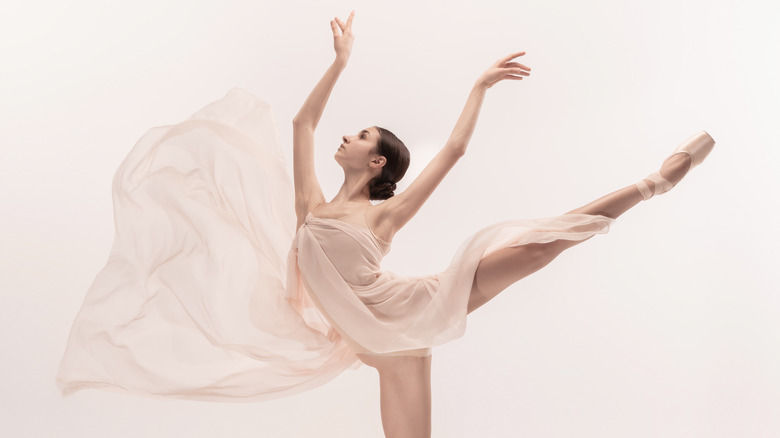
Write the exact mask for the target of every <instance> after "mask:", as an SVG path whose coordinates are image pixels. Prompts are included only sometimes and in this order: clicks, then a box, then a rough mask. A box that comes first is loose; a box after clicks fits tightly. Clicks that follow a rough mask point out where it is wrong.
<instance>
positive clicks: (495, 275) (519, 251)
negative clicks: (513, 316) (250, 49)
mask: <svg viewBox="0 0 780 438" xmlns="http://www.w3.org/2000/svg"><path fill="white" fill-rule="evenodd" d="M591 237H593V236H591ZM591 237H589V238H588V239H590V238H591ZM588 239H584V240H565V239H558V240H554V241H552V242H548V243H529V244H526V245H520V246H513V247H508V248H502V249H499V250H497V251H494V252H492V253H491V254H489V255H488V256H486V257H485V258H483V259H482V260H481V261H480V262H479V266H477V270H476V272H475V273H474V282H473V284H472V287H471V295H470V296H469V303H468V308H467V313H471V312H472V311H474V310H476V309H477V308H479V307H480V306H482V305H483V304H485V303H487V302H488V301H490V300H491V299H493V298H494V297H495V296H496V295H498V294H499V293H500V292H501V291H503V290H504V289H506V288H507V287H509V286H510V285H512V284H513V283H515V282H516V281H518V280H520V279H522V278H524V277H527V276H528V275H530V274H533V273H534V272H536V271H538V270H539V269H541V268H543V267H544V266H547V264H549V263H550V262H551V261H552V260H553V259H554V258H555V257H557V256H558V254H560V253H561V252H563V251H564V250H565V249H567V248H571V247H572V246H574V245H577V244H579V243H582V242H584V241H585V240H588Z"/></svg>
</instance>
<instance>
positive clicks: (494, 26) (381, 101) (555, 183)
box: [0, 0, 780, 438]
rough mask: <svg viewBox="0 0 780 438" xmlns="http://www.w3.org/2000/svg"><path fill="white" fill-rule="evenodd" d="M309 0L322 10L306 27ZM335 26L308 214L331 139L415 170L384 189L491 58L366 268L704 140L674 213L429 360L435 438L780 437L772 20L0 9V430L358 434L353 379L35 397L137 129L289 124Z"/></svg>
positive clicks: (324, 173) (235, 6)
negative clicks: (464, 138) (347, 48)
mask: <svg viewBox="0 0 780 438" xmlns="http://www.w3.org/2000/svg"><path fill="white" fill-rule="evenodd" d="M325 3H327V4H325ZM352 9H355V11H356V13H355V18H354V24H353V28H354V33H355V42H354V46H353V51H352V57H351V59H350V61H349V65H348V67H347V69H346V70H345V71H344V72H343V74H342V75H341V77H340V79H339V82H338V83H337V84H336V87H335V89H334V91H333V94H332V95H331V99H330V102H329V104H328V107H327V108H326V110H325V113H324V115H323V117H322V120H321V122H320V125H319V128H318V131H317V133H316V148H317V173H318V176H319V178H320V181H321V184H322V187H323V190H324V191H325V194H326V198H327V199H328V200H330V199H331V198H332V196H333V195H335V193H336V191H337V190H338V188H339V186H340V184H341V180H342V178H343V174H342V172H341V169H340V168H339V167H338V165H337V163H336V162H335V161H334V160H333V155H334V153H335V152H336V148H337V147H338V145H339V144H340V139H341V136H342V135H345V134H355V133H357V132H359V131H360V130H361V129H363V128H365V127H367V126H371V125H379V126H382V127H385V128H387V129H390V130H391V131H393V132H394V133H396V134H397V135H398V136H399V137H400V138H401V139H402V140H403V141H404V142H405V143H406V144H407V145H408V146H409V148H410V150H411V153H412V165H411V167H410V169H409V172H408V173H407V177H406V178H405V179H404V180H403V181H401V183H400V184H399V191H402V190H403V189H404V188H405V187H407V186H408V184H409V183H410V182H411V181H412V180H413V178H414V177H415V176H416V175H417V174H418V173H419V172H420V171H421V170H422V168H423V167H424V165H425V164H426V163H427V162H428V160H430V158H432V157H433V155H434V154H435V153H436V152H437V151H438V149H439V148H440V147H442V146H443V144H444V142H445V141H446V140H447V137H448V136H449V134H450V132H451V130H452V128H453V126H454V124H455V121H456V120H457V118H458V116H459V115H460V112H461V110H462V108H463V104H464V103H465V100H466V97H467V96H468V92H469V90H470V88H471V86H472V84H473V83H474V81H475V80H476V78H477V77H478V76H479V74H480V73H482V71H484V70H485V69H486V68H487V67H488V66H489V65H490V64H491V63H493V62H494V61H495V60H496V59H498V58H500V57H502V56H504V55H507V54H509V53H512V52H516V51H521V50H525V51H526V52H527V54H526V55H525V56H523V57H521V58H520V59H519V62H522V63H524V64H526V65H528V66H530V67H531V68H532V69H533V70H532V73H531V76H530V77H529V78H526V79H524V80H522V81H503V82H501V83H499V84H497V85H496V86H494V87H493V88H491V89H489V90H488V93H487V96H486V98H485V102H484V105H483V109H482V113H481V116H480V121H479V123H478V125H477V128H476V131H475V133H474V136H473V137H472V140H471V143H470V145H469V149H468V151H467V153H466V155H465V156H464V157H463V158H462V159H461V161H460V162H459V163H458V164H457V166H456V167H455V168H454V169H453V170H452V171H451V172H450V174H449V175H448V176H447V178H446V179H445V180H444V182H443V183H442V184H441V185H440V186H439V188H438V189H437V191H436V193H435V194H434V195H433V196H432V197H431V198H430V200H429V202H428V203H427V204H426V206H425V207H424V208H423V209H422V210H420V212H419V214H418V215H417V217H415V220H414V221H412V222H411V223H410V224H409V225H408V226H407V227H406V228H405V229H404V230H403V231H402V232H400V233H398V234H397V235H396V237H395V239H394V244H393V251H392V252H391V253H390V254H389V255H388V256H387V257H386V258H385V261H384V268H385V269H388V270H391V271H394V272H398V273H401V274H407V275H417V274H420V275H422V274H428V273H434V272H439V271H442V270H444V269H445V268H446V266H447V264H448V263H449V261H450V258H451V257H452V255H453V254H454V252H455V250H456V249H457V248H458V246H459V245H460V243H461V242H462V241H463V240H464V239H465V238H466V237H468V236H469V235H471V234H472V233H473V232H475V231H477V230H478V229H480V228H482V227H484V226H487V225H489V224H491V223H494V222H498V221H503V220H507V219H512V218H533V217H545V216H552V215H558V214H562V213H564V212H566V211H568V210H571V209H573V208H575V207H578V206H580V205H583V204H585V203H587V202H590V201H591V200H594V199H596V198H597V197H599V196H601V195H604V194H606V193H609V192H611V191H613V190H616V189H618V188H621V187H624V186H626V185H628V184H633V183H634V182H636V181H638V180H640V179H642V178H643V177H645V176H646V175H648V174H649V173H651V172H653V171H655V170H657V169H658V168H659V167H660V164H661V163H662V162H663V160H664V159H665V158H666V157H667V156H668V155H669V154H671V152H672V151H673V150H674V148H675V147H676V146H677V145H678V144H679V143H680V142H681V141H682V140H684V139H686V138H688V137H689V136H690V135H693V134H695V133H697V132H699V131H701V130H706V131H707V132H708V133H709V134H710V135H712V137H714V138H715V140H716V141H717V144H716V146H715V149H714V151H713V152H712V153H711V154H710V156H709V157H708V158H707V159H706V160H705V162H704V163H703V164H702V165H701V166H699V167H696V168H695V169H694V170H692V171H691V173H690V174H688V175H687V176H686V177H685V178H684V179H683V180H682V181H681V182H680V184H678V185H677V187H675V188H674V189H672V191H670V192H668V193H666V194H663V195H661V196H658V197H655V198H653V199H651V200H649V201H647V202H643V203H640V204H639V205H637V206H636V207H635V208H633V209H631V210H629V211H628V212H626V213H625V214H624V215H622V216H621V217H619V219H618V221H616V222H615V224H614V225H613V227H612V229H611V230H610V232H609V233H608V234H604V235H598V236H596V237H594V238H593V239H590V240H588V241H587V242H585V243H583V244H581V245H578V246H576V247H574V248H572V249H570V250H568V251H566V252H564V253H563V254H562V255H561V256H560V257H559V258H558V259H556V260H555V261H553V262H552V263H551V264H550V265H548V266H547V267H545V268H543V269H542V270H540V271H539V272H537V273H535V274H533V275H531V276H529V277H527V278H525V279H523V280H521V281H520V282H518V283H516V284H514V285H513V286H511V287H510V288H508V289H507V290H506V291H504V292H503V293H502V294H501V295H499V296H498V297H497V298H495V299H494V300H493V301H491V302H489V303H488V304H486V305H485V306H484V307H482V308H480V309H478V310H477V311H476V312H474V313H472V314H471V315H470V316H469V323H468V324H469V326H468V329H467V331H466V335H465V336H464V337H462V338H460V339H457V340H455V341H452V342H451V343H449V344H446V345H444V346H441V347H437V348H435V349H434V355H433V377H432V381H433V387H432V394H433V436H434V437H518V436H523V437H626V436H631V437H737V436H740V437H741V436H749V437H776V436H778V435H780V417H778V416H777V415H776V414H777V412H778V411H779V410H780V373H778V370H780V347H778V345H780V318H779V317H778V314H779V313H780V292H779V291H778V289H780V288H778V284H777V283H778V282H777V281H776V279H775V273H776V272H777V269H776V266H777V263H778V262H779V261H780V257H778V243H780V239H778V232H777V222H778V220H777V216H776V215H775V214H774V213H776V207H777V204H778V202H777V200H778V196H779V195H778V193H780V191H779V190H778V189H780V184H778V180H779V178H778V165H780V152H778V147H780V144H778V140H777V139H778V135H777V131H776V126H777V121H778V120H779V117H778V116H779V115H780V114H778V101H779V99H780V85H778V80H779V79H778V78H780V63H779V62H778V60H777V54H778V46H779V44H778V43H779V42H780V31H778V28H777V22H778V19H780V13H779V7H778V6H777V3H775V2H770V1H744V0H742V1H740V2H737V1H714V0H707V1H686V2H680V1H668V0H664V1H658V0H653V1H646V0H642V1H637V0H633V1H630V2H629V1H625V2H620V1H604V0H599V1H587V2H584V1H576V0H570V1H556V2H551V1H547V0H544V1H542V0H533V1H530V0H527V1H516V0H512V1H505V2H500V1H488V0H481V1H463V2H457V1H448V2H425V1H394V2H387V1H385V2H379V1H376V2H370V3H367V2H357V1H352V2H344V1H329V2H317V1H313V0H307V1H286V2H281V1H276V2H269V1H254V2H253V1H248V0H243V1H227V2H226V1H220V2H219V3H217V2H204V1H199V2H198V1H196V2H193V1H183V0H182V1H166V0H154V1H151V0H140V1H133V2H116V1H106V0H101V1H84V0H78V1H68V2H60V1H51V0H49V1H34V2H29V1H26V2H22V1H18V0H17V1H11V2H4V3H3V8H2V13H0V56H1V59H2V61H0V75H2V76H0V135H2V138H1V139H0V140H1V141H0V147H1V148H2V154H1V155H0V211H1V212H2V214H0V233H2V235H1V237H2V242H1V243H0V261H1V262H2V265H1V266H2V271H1V272H0V288H1V289H0V294H2V295H1V298H2V305H0V354H1V355H2V360H0V434H2V435H4V436H23V437H33V436H35V437H38V436H78V437H93V436H94V437H109V436H112V437H113V436H117V437H140V436H144V437H169V436H170V437H173V436H187V437H257V436H261V437H318V438H320V437H380V436H382V426H381V421H380V415H379V385H378V376H377V374H376V372H375V370H374V369H372V368H369V367H366V366H363V367H361V368H360V369H358V370H356V371H346V372H344V373H343V374H341V375H339V376H338V377H337V378H336V379H334V380H332V381H331V382H329V383H327V384H326V385H324V386H321V387H319V388H316V389H314V390H311V391H309V392H306V393H303V394H300V395H295V396H292V397H289V398H285V399H279V400H274V401H267V402H258V403H207V402H195V401H180V400H171V401H167V400H151V399H145V398H141V397H135V396H129V395H123V394H117V393H111V392H105V391H99V390H85V391H81V392H79V393H76V394H74V395H73V396H72V397H69V398H67V399H63V398H61V396H60V394H59V392H58V391H57V388H56V386H55V384H54V377H55V374H56V371H57V367H58V365H59V361H60V358H61V356H62V353H63V351H64V346H65V342H66V340H67V336H68V331H69V329H70V326H71V323H72V321H73V319H74V317H75V316H76V313H77V312H78V309H79V307H80V305H81V302H82V300H83V298H84V294H85V293H86V290H87V289H88V287H89V286H90V284H91V282H92V280H93V279H94V276H95V275H96V274H97V272H98V271H99V270H100V269H101V268H102V267H103V265H104V264H105V262H106V260H107V256H108V252H109V250H110V247H111V244H112V241H113V232H114V222H113V220H114V218H113V211H112V204H111V181H112V177H113V175H114V172H115V171H116V169H117V167H118V166H119V164H120V162H121V160H122V159H123V158H124V157H125V156H126V154H127V153H128V152H129V151H130V149H131V147H132V146H133V145H134V144H135V142H136V141H137V140H138V139H139V138H140V137H141V135H142V134H143V133H144V132H145V131H146V130H147V129H149V128H150V127H152V126H160V125H167V124H174V123H178V122H180V121H182V120H184V119H186V118H187V117H189V116H190V115H191V114H192V113H193V112H195V111H196V110H197V109H199V108H201V107H202V106H204V105H206V104H207V103H209V102H212V101H214V100H216V99H219V98H221V97H223V96H224V95H225V93H227V91H228V90H229V89H230V88H231V87H234V86H238V87H242V88H245V89H247V90H248V91H250V92H252V93H254V94H256V95H257V96H259V97H261V98H263V99H264V100H266V101H268V102H269V103H270V104H271V105H272V107H273V108H274V111H275V115H276V117H277V120H278V121H279V123H280V130H281V138H282V140H283V142H284V147H285V152H286V154H287V157H289V160H290V162H289V163H288V164H289V168H290V172H292V149H291V148H292V143H291V141H292V129H291V120H292V118H293V116H294V115H295V114H296V112H297V111H298V109H299V108H300V106H301V104H302V103H303V102H304V100H305V99H306V97H307V96H308V94H309V92H310V91H311V90H312V88H313V87H314V85H315V84H316V83H317V81H318V80H319V79H320V77H321V76H322V74H323V73H324V72H325V70H326V69H327V67H328V66H329V65H330V62H331V61H332V59H333V57H334V51H333V37H332V34H331V29H330V25H329V21H330V19H332V18H333V17H335V16H339V17H340V18H342V19H344V20H345V19H346V17H347V16H348V14H349V12H350V10H352Z"/></svg>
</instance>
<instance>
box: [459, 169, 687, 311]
mask: <svg viewBox="0 0 780 438" xmlns="http://www.w3.org/2000/svg"><path fill="white" fill-rule="evenodd" d="M689 163H690V157H689V156H688V154H677V155H673V156H671V157H670V158H668V159H667V160H666V161H665V162H664V164H663V166H662V167H661V170H660V172H661V174H662V175H663V176H664V178H665V179H667V180H669V181H670V182H672V183H674V184H676V183H677V182H678V181H679V180H680V179H682V177H683V176H684V175H685V172H686V171H687V169H688V167H689ZM645 181H646V182H647V183H648V185H649V186H650V189H651V190H652V189H653V182H652V181H648V180H645ZM642 199H643V198H642V194H641V193H640V192H639V189H638V188H637V187H636V185H635V184H631V185H629V186H626V187H623V188H622V189H619V190H615V191H614V192H612V193H609V194H607V195H604V196H602V197H600V198H599V199H596V200H595V201H593V202H591V203H589V204H586V205H583V206H582V207H579V208H576V209H574V210H571V211H569V212H566V213H565V214H572V213H584V214H594V215H596V214H598V215H602V216H607V217H610V218H612V219H617V217H618V216H620V215H622V214H623V213H625V212H626V211H628V210H629V209H630V208H631V207H633V206H635V205H637V204H638V203H639V202H640V201H642ZM591 237H592V236H591ZM588 239H590V238H588ZM588 239H585V240H563V239H559V240H554V241H552V242H549V243H531V244H527V245H521V246H515V247H509V248H502V249H500V250H498V251H495V252H493V253H491V254H490V255H488V256H487V257H485V258H483V259H482V260H481V261H480V263H479V266H478V267H477V271H476V273H475V274H474V285H473V286H472V289H471V296H470V297H469V303H468V309H467V312H468V313H471V312H472V311H474V310H475V309H477V308H478V307H480V306H482V305H483V304H485V303H486V302H488V301H490V300H491V299H493V297H495V296H496V295H498V294H499V293H500V292H501V291H503V290H504V289H506V288H507V287H509V286H510V285H511V284H513V283H515V282H516V281H518V280H520V279H522V278H524V277H527V276H528V275H531V274H532V273H534V272H536V271H538V270H539V269H541V268H543V267H544V266H547V264H549V263H550V262H551V261H553V260H554V259H555V258H556V257H558V255H559V254H560V253H562V252H563V251H564V250H566V249H568V248H571V247H572V246H575V245H578V244H580V243H582V242H585V241H586V240H588Z"/></svg>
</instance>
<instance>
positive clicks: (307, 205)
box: [293, 11, 355, 226]
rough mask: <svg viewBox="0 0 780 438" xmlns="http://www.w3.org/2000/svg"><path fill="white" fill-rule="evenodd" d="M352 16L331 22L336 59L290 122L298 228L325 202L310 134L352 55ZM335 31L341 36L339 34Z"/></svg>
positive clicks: (352, 14) (312, 136)
mask: <svg viewBox="0 0 780 438" xmlns="http://www.w3.org/2000/svg"><path fill="white" fill-rule="evenodd" d="M354 15H355V11H352V13H351V14H350V15H349V18H348V19H347V23H346V24H344V23H343V22H342V21H341V20H340V19H338V18H336V19H335V20H331V22H330V25H331V30H332V31H333V47H334V49H335V50H336V59H335V60H334V61H333V64H331V66H330V68H328V71H326V72H325V75H324V76H323V77H322V79H320V81H319V82H318V83H317V85H316V86H315V87H314V90H312V92H311V94H310V95H309V97H308V98H307V99H306V102H304V103H303V106H302V107H301V109H300V110H299V111H298V114H297V115H296V116H295V118H294V119H293V173H294V180H295V210H296V213H297V214H298V225H299V226H300V224H301V223H302V222H303V217H305V216H306V214H307V213H308V212H309V211H310V210H311V208H313V207H314V206H315V205H317V204H319V203H320V202H322V201H323V200H324V199H325V196H324V195H323V194H322V189H321V188H320V183H319V181H317V176H316V174H315V172H314V130H315V129H316V128H317V124H318V123H319V121H320V117H322V112H323V110H324V109H325V104H326V103H327V102H328V97H330V92H331V91H332V90H333V86H334V85H335V84H336V80H337V79H338V77H339V75H340V74H341V72H342V71H343V70H344V68H345V67H346V65H347V60H348V59H349V55H350V53H351V51H352V41H353V36H352V18H353V17H354ZM339 28H340V29H341V32H342V34H340V33H339Z"/></svg>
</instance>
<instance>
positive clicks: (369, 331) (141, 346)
mask: <svg viewBox="0 0 780 438" xmlns="http://www.w3.org/2000/svg"><path fill="white" fill-rule="evenodd" d="M112 188H113V201H114V216H115V222H116V236H115V240H114V243H113V246H112V249H111V252H110V254H109V257H108V261H107V263H106V265H105V266H104V267H103V268H102V269H101V270H100V271H99V273H98V274H97V276H96V278H95V280H94V282H93V283H92V285H91V287H90V288H89V290H88V291H87V294H86V297H85V299H84V301H83V303H82V306H81V309H80V311H79V312H78V314H77V316H76V319H75V321H74V323H73V326H72V328H71V332H70V335H69V337H68V342H67V346H66V349H65V354H64V357H63V358H62V362H61V364H60V368H59V373H58V375H57V378H56V383H57V385H58V387H59V388H60V390H61V391H62V393H63V395H70V394H72V393H74V392H76V391H78V390H80V389H85V388H99V389H104V390H111V391H119V392H124V393H131V394H136V395H142V396H148V397H156V398H157V397H164V398H181V399H192V400H209V401H258V400H266V399H270V398H276V397H282V396H288V395H292V394H295V393H299V392H302V391H305V390H307V389H311V388H313V387H316V386H319V385H322V384H324V383H326V382H328V381H330V380H331V379H333V378H334V377H336V376H337V375H339V374H340V373H341V372H343V371H344V370H346V369H357V368H358V367H359V366H360V365H361V364H362V362H360V360H359V359H358V356H357V354H359V353H363V354H379V355H382V354H384V355H398V354H405V355H418V356H419V355H429V354H431V351H432V348H433V347H435V346H437V345H441V344H443V343H446V342H448V341H451V340H453V339H456V338H458V337H460V336H462V335H463V333H464V332H465V329H466V306H467V303H468V298H469V293H470V292H471V289H472V283H473V278H474V273H475V271H476V269H477V266H478V264H479V261H480V260H481V259H482V258H483V257H485V256H486V255H488V254H490V253H491V252H493V251H496V250H498V249H501V248H504V247H507V246H517V245H523V244H527V243H534V242H550V241H553V240H556V239H568V240H584V239H587V238H589V237H591V236H593V235H594V234H599V233H606V232H608V230H609V226H610V224H611V223H612V222H613V221H614V219H611V218H609V217H606V216H600V215H586V214H568V215H562V216H555V217H548V218H538V219H521V220H509V221H504V222H499V223H495V224H493V225H490V226H488V227H486V228H483V229H481V230H479V231H477V232H476V233H475V234H473V235H471V236H469V237H467V238H466V239H465V241H464V242H463V243H462V244H461V246H460V247H459V249H458V250H457V252H456V254H455V255H454V256H453V259H452V261H451V263H450V265H449V267H448V268H447V269H446V270H445V271H443V272H440V273H436V274H431V275H426V276H415V277H409V276H402V275H397V274H395V273H393V272H390V271H386V270H383V269H382V268H381V261H382V258H383V256H384V255H386V254H387V253H388V252H389V251H390V247H391V243H390V242H385V241H383V240H382V239H380V238H378V237H377V236H376V235H374V233H373V232H372V231H371V230H370V229H369V228H368V227H367V226H362V225H358V224H356V223H351V222H344V221H341V220H339V219H332V218H322V217H317V216H314V215H312V214H311V213H309V214H308V215H307V217H306V220H305V222H304V223H303V225H301V227H300V228H298V229H297V230H296V229H295V225H296V222H297V221H296V216H295V210H294V191H293V183H292V179H291V178H290V175H289V173H288V171H287V165H286V161H285V158H284V156H283V153H282V148H281V145H280V142H279V135H278V128H277V124H276V121H275V119H274V116H273V113H272V109H271V108H270V106H269V105H268V104H267V103H266V102H264V101H262V100H261V99H259V98H257V97H256V96H254V95H253V94H252V93H249V92H248V91H246V90H243V89H241V88H233V89H231V90H230V91H229V92H228V93H227V94H226V95H225V96H224V97H223V98H222V99H219V100H217V101H215V102H212V103H210V104H209V105H207V106H205V107H204V108H202V109H200V110H199V111H197V112H196V113H195V114H193V115H192V116H191V117H190V118H189V119H187V120H185V121H183V122H181V123H178V124H175V125H169V126H159V127H153V128H151V129H149V131H148V132H146V133H145V134H144V135H143V136H142V137H141V139H140V140H139V141H138V142H137V143H136V144H135V146H134V147H133V148H132V150H131V151H130V153H129V154H128V156H127V157H126V158H125V159H124V161H123V162H122V163H121V165H120V167H119V169H118V170H117V172H116V174H115V177H114V181H113V187H112Z"/></svg>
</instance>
